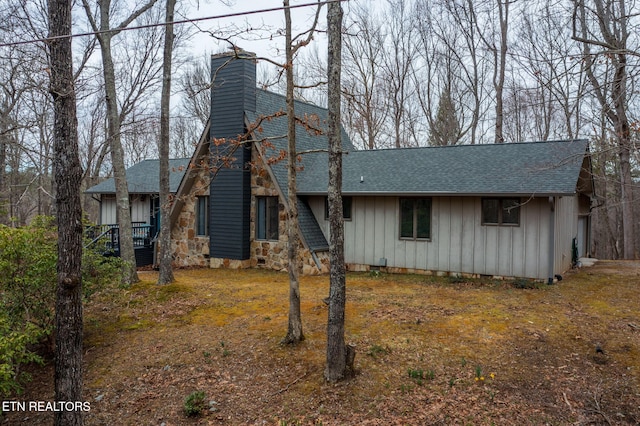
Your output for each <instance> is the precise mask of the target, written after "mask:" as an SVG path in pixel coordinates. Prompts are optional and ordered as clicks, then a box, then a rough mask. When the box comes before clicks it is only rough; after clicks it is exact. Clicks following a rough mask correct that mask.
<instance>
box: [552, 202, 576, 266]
mask: <svg viewBox="0 0 640 426" xmlns="http://www.w3.org/2000/svg"><path fill="white" fill-rule="evenodd" d="M579 211H580V203H579V198H578V197H556V199H555V213H556V214H555V234H556V239H555V251H554V268H553V269H554V273H555V274H562V273H563V272H564V271H566V270H568V269H570V268H571V263H572V261H573V259H572V254H573V253H572V249H573V239H574V238H578V216H579V214H578V213H579Z"/></svg>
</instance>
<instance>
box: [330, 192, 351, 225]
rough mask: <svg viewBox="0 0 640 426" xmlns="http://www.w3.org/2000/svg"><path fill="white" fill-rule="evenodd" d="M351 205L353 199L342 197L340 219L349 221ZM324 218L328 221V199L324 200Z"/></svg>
mask: <svg viewBox="0 0 640 426" xmlns="http://www.w3.org/2000/svg"><path fill="white" fill-rule="evenodd" d="M352 204H353V198H351V197H342V218H343V219H344V220H351V205H352ZM324 218H325V219H329V198H327V197H325V199H324Z"/></svg>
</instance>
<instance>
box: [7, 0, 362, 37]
mask: <svg viewBox="0 0 640 426" xmlns="http://www.w3.org/2000/svg"><path fill="white" fill-rule="evenodd" d="M347 1H349V0H324V1H318V2H315V3H304V4H296V5H290V6H287V7H285V6H279V7H272V8H268V9H259V10H249V11H246V12H234V13H227V14H224V15H213V16H206V17H203V18H193V19H183V20H180V21H173V22H161V23H157V24H147V25H138V26H135V27H126V28H118V29H113V28H112V29H109V30H102V31H89V32H85V33H78V34H67V35H61V36H56V37H45V38H36V39H31V40H22V41H14V42H11V43H0V47H10V46H19V45H22V44H31V43H47V42H50V41H53V40H61V39H66V38H75V37H87V36H93V35H99V34H107V33H110V32H114V31H118V32H120V31H133V30H143V29H147V28H155V27H165V26H167V25H169V24H174V25H182V24H192V23H195V22H201V21H210V20H214V19H224V18H235V17H239V16H248V15H256V14H259V13H268V12H277V11H280V10H286V9H299V8H303V7H310V6H324V5H326V4H330V3H342V2H347Z"/></svg>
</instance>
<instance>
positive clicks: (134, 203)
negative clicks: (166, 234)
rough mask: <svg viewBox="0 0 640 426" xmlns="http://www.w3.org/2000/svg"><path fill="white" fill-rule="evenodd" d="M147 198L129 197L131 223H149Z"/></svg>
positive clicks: (141, 196) (142, 196)
mask: <svg viewBox="0 0 640 426" xmlns="http://www.w3.org/2000/svg"><path fill="white" fill-rule="evenodd" d="M149 214H150V213H149V196H148V195H133V196H132V197H131V221H132V222H144V223H149Z"/></svg>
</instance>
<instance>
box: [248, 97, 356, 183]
mask: <svg viewBox="0 0 640 426" xmlns="http://www.w3.org/2000/svg"><path fill="white" fill-rule="evenodd" d="M285 101H286V99H285V97H284V96H282V95H278V94H276V93H273V92H269V91H266V90H261V89H257V91H256V111H255V112H253V111H246V112H245V114H246V116H247V119H248V121H249V123H257V122H259V121H260V129H259V131H255V132H254V137H255V139H256V140H262V139H265V140H268V141H269V143H270V144H271V145H273V146H272V147H266V148H263V153H262V155H263V158H264V159H265V160H267V161H268V160H269V159H271V158H278V156H279V155H280V152H281V151H286V150H287V117H286V116H284V115H283V116H280V117H276V118H270V119H266V120H265V119H262V120H261V118H264V117H270V116H272V115H273V114H274V113H277V112H278V111H285V108H286V104H285ZM295 111H296V116H297V117H299V118H301V119H302V120H306V122H307V124H308V126H309V128H308V129H306V128H305V126H304V125H303V124H298V125H297V126H296V149H297V151H298V152H299V153H300V154H301V159H302V161H301V162H300V166H301V167H302V168H303V171H302V172H300V175H303V174H304V171H305V170H308V169H309V168H316V167H320V168H322V167H324V168H325V169H326V168H327V166H328V163H327V155H326V150H327V146H328V142H327V136H326V129H327V115H328V113H327V109H326V108H322V107H319V106H317V105H313V104H310V103H307V102H302V101H295ZM315 130H319V131H320V133H317V132H315ZM342 144H343V149H344V150H345V151H355V148H354V147H353V145H352V144H351V140H350V139H349V136H348V135H347V134H346V132H345V131H344V129H343V130H342ZM318 152H320V153H322V154H324V156H322V155H321V156H317V155H315V154H317V153H318ZM320 157H322V158H320ZM322 160H324V164H316V161H322ZM271 171H272V173H273V175H274V177H275V178H276V180H277V182H278V185H279V186H280V189H281V190H282V192H283V194H284V195H285V196H286V194H287V160H286V159H285V160H282V161H278V162H276V163H274V164H273V165H272V166H271ZM325 190H326V186H325Z"/></svg>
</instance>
